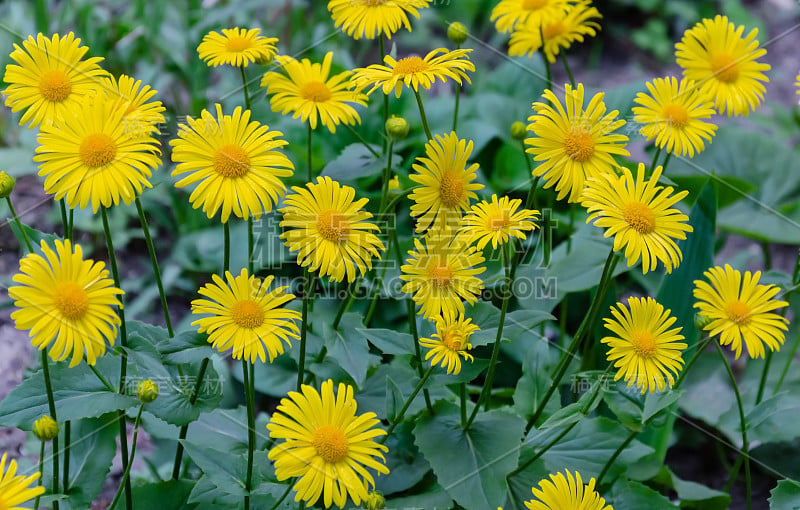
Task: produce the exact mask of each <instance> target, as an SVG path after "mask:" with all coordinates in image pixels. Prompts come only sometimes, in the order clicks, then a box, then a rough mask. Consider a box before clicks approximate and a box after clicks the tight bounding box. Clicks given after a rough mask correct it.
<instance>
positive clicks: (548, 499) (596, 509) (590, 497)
mask: <svg viewBox="0 0 800 510" xmlns="http://www.w3.org/2000/svg"><path fill="white" fill-rule="evenodd" d="M564 475H566V476H564ZM594 484H595V480H594V478H592V479H590V480H589V483H588V484H586V485H584V484H583V480H581V475H580V473H578V472H576V473H575V476H574V477H573V476H572V473H570V472H569V470H565V471H564V473H563V474H562V473H556V474H554V475H550V479H549V480H548V479H546V478H545V479H544V480H542V481H541V482H539V488H538V489H537V488H536V487H534V488H533V489H532V491H533V496H534V497H535V498H536V499H532V500H530V501H526V502H525V507H526V508H528V509H529V510H567V509H573V508H574V509H576V510H577V509H580V510H613V508H612V506H611V505H606V500H605V499H603V498H602V497H601V496H600V494H599V493H598V492H597V491H596V490H594ZM537 500H538V501H537Z"/></svg>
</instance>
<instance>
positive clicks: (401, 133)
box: [385, 115, 409, 140]
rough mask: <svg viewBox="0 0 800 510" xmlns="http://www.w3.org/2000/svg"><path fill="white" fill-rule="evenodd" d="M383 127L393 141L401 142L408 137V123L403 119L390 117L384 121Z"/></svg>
mask: <svg viewBox="0 0 800 510" xmlns="http://www.w3.org/2000/svg"><path fill="white" fill-rule="evenodd" d="M385 127H386V132H387V133H389V136H391V137H392V139H393V140H402V139H403V138H405V137H407V136H408V129H409V128H408V121H407V120H406V119H404V118H403V117H396V116H394V115H392V118H391V119H389V120H387V121H386V126H385Z"/></svg>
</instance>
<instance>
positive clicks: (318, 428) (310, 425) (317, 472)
mask: <svg viewBox="0 0 800 510" xmlns="http://www.w3.org/2000/svg"><path fill="white" fill-rule="evenodd" d="M356 409H357V404H356V401H355V399H354V398H353V387H352V386H350V385H345V384H343V383H339V387H338V390H337V392H336V395H334V393H333V381H331V380H330V379H329V380H327V381H325V382H323V383H322V390H321V391H320V392H317V390H316V389H314V388H313V387H311V386H307V385H303V387H302V390H301V392H295V391H291V392H289V396H288V397H287V398H283V399H281V403H280V405H279V406H278V409H277V410H276V411H275V413H274V414H273V415H272V418H271V419H270V422H269V424H267V429H269V435H270V438H271V439H273V440H276V439H284V440H285V441H284V442H282V443H280V444H278V445H276V446H275V447H273V448H272V449H271V450H270V451H269V455H268V456H269V459H270V460H272V461H274V462H275V476H276V477H277V478H278V480H279V481H283V480H286V479H289V478H297V481H296V482H295V484H294V490H295V491H296V492H297V494H296V495H295V501H301V500H302V501H305V502H306V503H307V504H308V505H309V506H313V505H314V504H315V503H316V502H317V501H318V500H319V499H320V497H321V498H322V501H323V504H324V505H325V508H330V506H331V505H332V504H335V505H336V506H338V507H339V508H342V507H344V506H345V504H346V503H347V498H348V497H349V498H350V499H352V500H353V503H354V504H355V505H356V506H358V505H359V504H361V502H362V501H363V500H365V499H367V495H368V491H369V490H370V489H371V488H374V487H375V480H374V478H373V477H372V474H371V473H370V472H369V471H367V469H370V470H373V471H375V472H377V473H379V474H388V473H389V469H388V468H387V467H386V466H385V464H384V463H385V462H386V459H385V458H384V456H383V454H384V453H385V452H387V451H388V449H387V448H386V447H385V446H383V445H382V444H378V443H377V442H376V441H375V438H377V437H379V436H382V435H384V434H386V432H385V431H384V430H382V429H379V428H375V426H376V425H378V424H379V423H380V420H378V418H377V417H376V415H375V413H364V414H361V415H358V416H357V415H356Z"/></svg>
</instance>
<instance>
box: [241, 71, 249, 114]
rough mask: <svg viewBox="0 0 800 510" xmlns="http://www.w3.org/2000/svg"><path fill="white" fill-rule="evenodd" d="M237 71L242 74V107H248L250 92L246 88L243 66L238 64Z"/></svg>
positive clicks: (245, 75)
mask: <svg viewBox="0 0 800 510" xmlns="http://www.w3.org/2000/svg"><path fill="white" fill-rule="evenodd" d="M239 71H240V72H241V74H242V92H244V107H245V108H247V109H248V110H249V109H250V92H249V91H248V90H247V74H246V73H245V72H244V66H243V65H241V66H239Z"/></svg>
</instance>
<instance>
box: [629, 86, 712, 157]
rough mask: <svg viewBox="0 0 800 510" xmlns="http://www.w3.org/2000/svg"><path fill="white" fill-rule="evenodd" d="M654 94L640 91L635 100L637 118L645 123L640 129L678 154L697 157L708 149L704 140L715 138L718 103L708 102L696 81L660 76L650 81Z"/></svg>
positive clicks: (650, 138) (637, 120) (649, 88)
mask: <svg viewBox="0 0 800 510" xmlns="http://www.w3.org/2000/svg"><path fill="white" fill-rule="evenodd" d="M647 90H649V91H650V94H649V95H648V94H645V93H643V92H639V93H638V94H637V95H636V99H634V101H635V102H636V103H637V104H639V105H641V106H634V107H633V114H634V117H633V120H634V122H638V123H639V124H644V125H643V126H642V128H641V129H640V130H639V132H640V133H641V134H642V135H643V136H644V137H645V138H647V139H648V140H652V139H653V138H655V139H656V142H655V143H656V146H657V147H659V148H661V149H665V150H666V151H667V152H669V153H671V154H675V155H676V156H685V155H686V154H688V155H689V157H690V158H691V157H694V153H695V151H697V152H698V153H700V152H702V151H703V149H705V143H704V142H703V139H705V140H708V141H711V138H712V137H713V136H714V132H715V131H716V130H717V126H715V125H714V124H711V123H710V122H703V120H702V119H710V118H711V116H712V115H714V113H716V112H715V111H714V105H713V104H712V103H710V102H708V101H706V100H705V99H704V98H703V96H702V94H700V92H699V90H698V89H697V88H696V86H695V84H694V82H693V81H691V80H688V79H687V78H684V79H682V80H681V81H680V83H678V79H677V78H675V77H671V78H656V79H654V80H653V81H652V82H647Z"/></svg>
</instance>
